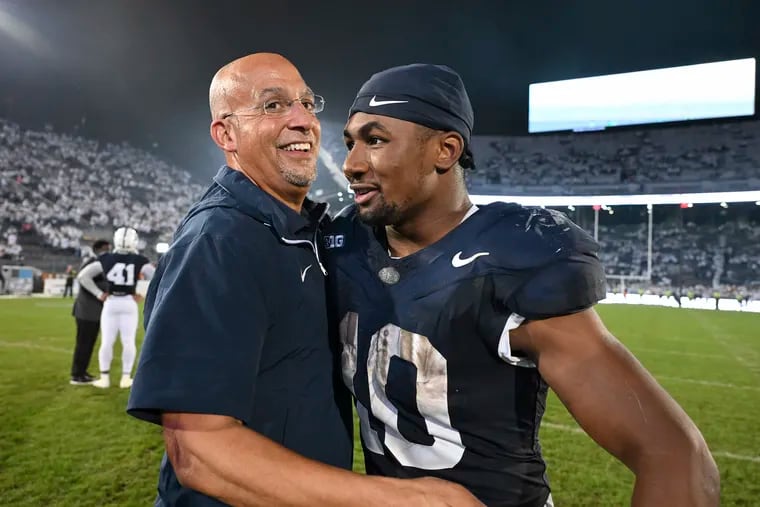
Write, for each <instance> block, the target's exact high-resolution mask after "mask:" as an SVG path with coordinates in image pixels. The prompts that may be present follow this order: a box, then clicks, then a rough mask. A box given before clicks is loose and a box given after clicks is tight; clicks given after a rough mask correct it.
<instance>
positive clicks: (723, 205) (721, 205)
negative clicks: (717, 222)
mask: <svg viewBox="0 0 760 507" xmlns="http://www.w3.org/2000/svg"><path fill="white" fill-rule="evenodd" d="M720 207H721V208H728V203H727V202H725V201H724V202H722V203H720Z"/></svg>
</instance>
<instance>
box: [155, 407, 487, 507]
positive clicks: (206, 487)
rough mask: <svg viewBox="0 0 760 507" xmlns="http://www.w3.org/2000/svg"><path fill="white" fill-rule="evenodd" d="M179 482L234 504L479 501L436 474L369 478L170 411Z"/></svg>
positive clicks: (225, 420)
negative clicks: (429, 476)
mask: <svg viewBox="0 0 760 507" xmlns="http://www.w3.org/2000/svg"><path fill="white" fill-rule="evenodd" d="M162 423H163V426H164V441H165V444H166V451H167V454H168V455H169V459H170V460H171V463H172V466H173V467H174V470H175V473H176V474H177V478H178V479H179V481H180V483H181V484H182V485H183V486H185V487H188V488H191V489H194V490H196V491H200V492H202V493H204V494H206V495H209V496H212V497H215V498H218V499H220V500H222V501H224V502H226V503H228V504H230V505H236V506H270V505H281V506H313V505H324V506H344V505H345V506H354V505H356V506H358V505H361V506H375V505H377V506H395V505H398V506H402V505H420V506H431V507H432V506H436V507H438V506H441V507H443V506H465V507H467V506H473V507H474V506H481V505H482V504H481V503H480V502H478V501H477V500H476V499H475V498H474V497H472V496H471V495H470V494H469V493H467V492H466V490H464V488H462V487H460V486H457V485H454V484H451V483H448V482H445V481H440V480H437V479H431V478H425V479H415V480H401V479H390V478H384V477H369V476H364V475H359V474H356V473H353V472H349V471H346V470H342V469H339V468H335V467H331V466H328V465H325V464H322V463H318V462H316V461H313V460H310V459H307V458H304V457H303V456H300V455H298V454H296V453H294V452H292V451H290V450H288V449H286V448H284V447H282V446H281V445H279V444H277V443H275V442H273V441H271V440H269V439H268V438H266V437H264V436H262V435H259V434H258V433H256V432H254V431H251V430H249V429H247V428H245V427H244V426H243V425H242V424H240V423H239V422H238V421H237V420H235V419H232V418H230V417H224V416H218V415H205V414H180V413H165V414H163V416H162Z"/></svg>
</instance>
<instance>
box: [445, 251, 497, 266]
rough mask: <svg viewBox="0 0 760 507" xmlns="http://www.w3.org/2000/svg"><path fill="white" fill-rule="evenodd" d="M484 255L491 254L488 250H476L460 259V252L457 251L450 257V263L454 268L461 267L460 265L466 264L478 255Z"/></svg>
mask: <svg viewBox="0 0 760 507" xmlns="http://www.w3.org/2000/svg"><path fill="white" fill-rule="evenodd" d="M484 255H491V253H490V252H478V253H476V254H473V255H470V256H469V257H465V258H464V259H462V252H457V253H456V254H455V255H454V257H452V258H451V265H452V266H454V267H455V268H461V267H462V266H466V265H468V264H470V263H471V262H473V261H474V260H475V259H477V258H478V257H483V256H484Z"/></svg>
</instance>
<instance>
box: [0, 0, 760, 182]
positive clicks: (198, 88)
mask: <svg viewBox="0 0 760 507" xmlns="http://www.w3.org/2000/svg"><path fill="white" fill-rule="evenodd" d="M759 27H760V2H755V1H751V0H746V1H734V0H713V1H701V0H692V1H680V0H679V1H665V0H662V1H650V0H646V1H616V0H606V1H581V0H579V1H559V0H558V1H546V0H534V1H530V2H526V1H502V2H496V1H492V2H480V1H476V0H472V1H466V2H465V1H460V2H450V1H446V0H441V1H437V2H429V1H420V2H416V1H407V2H400V1H399V2H396V1H383V2H366V1H365V2H358V1H357V2H344V1H336V2H330V1H321V2H320V1H316V0H315V1H312V2H290V1H272V2H261V1H240V2H229V1H223V0H208V1H200V0H87V1H85V0H0V117H2V118H7V119H10V120H12V121H15V122H17V123H20V124H21V125H22V126H24V127H26V128H32V129H41V128H42V127H43V126H44V125H45V124H46V123H47V124H50V125H52V126H53V128H54V129H55V130H56V131H58V132H66V133H77V134H80V135H83V136H85V137H89V138H94V139H99V140H102V141H116V142H118V141H128V142H130V143H131V144H133V145H135V146H138V147H141V148H146V149H150V150H152V151H154V152H156V153H158V154H159V155H160V156H162V157H164V158H166V159H167V160H169V161H171V162H173V163H176V164H177V165H179V166H181V167H183V168H185V169H188V170H189V171H191V172H192V173H193V174H195V175H197V176H199V177H200V178H202V179H204V180H205V179H206V178H207V177H208V176H210V175H212V174H213V173H214V172H215V171H216V169H217V166H218V164H220V163H221V160H222V159H221V156H220V155H219V154H218V152H217V150H216V148H215V147H214V146H213V144H212V143H211V141H210V139H209V138H208V124H209V113H208V103H207V101H208V85H209V81H210V79H211V77H212V76H213V74H214V73H215V72H216V70H217V69H218V68H219V67H220V66H222V65H224V64H225V63H227V62H229V61H230V60H232V59H235V58H237V57H239V56H243V55H245V54H248V53H252V52H257V51H273V52H278V53H282V54H283V55H285V56H286V57H288V58H289V59H290V60H291V61H293V62H294V63H295V64H296V66H297V67H298V68H299V69H300V70H301V73H302V75H303V76H304V78H305V79H306V81H307V83H308V84H309V85H310V86H311V87H312V88H313V89H314V90H315V91H316V92H317V93H319V94H321V95H324V97H325V98H326V101H327V107H326V109H325V111H324V112H323V113H322V114H321V116H322V117H323V119H327V120H333V121H334V122H339V123H340V124H341V125H342V122H343V121H344V120H345V115H346V111H347V109H348V106H349V105H350V104H351V102H352V100H353V97H354V94H355V93H356V91H357V90H358V88H359V86H361V84H362V83H363V82H364V81H365V80H366V79H367V78H368V77H369V76H370V75H371V74H372V73H374V72H376V71H378V70H381V69H383V68H386V67H390V66H393V65H400V64H406V63H413V62H429V63H443V64H447V65H449V66H451V67H453V68H454V69H455V70H457V71H458V72H459V73H460V74H461V75H462V77H463V79H464V82H465V84H466V86H467V88H468V91H469V94H470V97H471V99H472V102H473V106H474V109H475V118H476V127H475V134H476V135H477V134H481V135H484V134H513V135H523V134H527V99H528V85H529V84H530V83H533V82H542V81H553V80H558V79H569V78H575V77H584V76H589V75H597V74H609V73H616V72H629V71H635V70H645V69H652V68H660V67H667V66H676V65H689V64H695V63H702V62H709V61H717V60H728V59H736V58H747V57H760V28H759Z"/></svg>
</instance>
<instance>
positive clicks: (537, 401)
mask: <svg viewBox="0 0 760 507" xmlns="http://www.w3.org/2000/svg"><path fill="white" fill-rule="evenodd" d="M349 210H350V211H349V212H348V213H342V214H341V215H340V216H339V217H337V218H336V220H335V221H334V223H333V225H332V226H331V229H330V231H329V232H328V234H327V235H326V247H327V249H328V250H327V252H328V263H329V267H328V272H329V273H330V277H329V279H330V292H331V299H332V304H333V306H334V307H333V308H332V310H331V311H332V312H333V314H334V315H333V317H334V319H335V322H336V324H337V327H338V329H337V330H336V331H337V332H338V333H339V335H340V340H341V342H342V347H343V348H342V361H341V362H342V373H343V380H344V382H345V383H346V385H347V386H348V387H349V388H350V389H351V391H352V392H353V393H354V396H355V397H356V408H357V412H358V414H359V418H360V422H361V439H362V445H363V447H364V454H365V463H366V469H367V472H368V473H370V474H379V475H384V476H392V477H403V478H410V477H421V476H427V475H432V476H436V477H440V478H443V479H448V480H451V481H454V482H457V483H460V484H462V485H464V486H465V487H467V488H468V489H469V490H470V491H472V492H473V493H474V494H475V495H476V496H478V497H479V498H480V499H481V501H483V502H485V503H486V504H488V505H491V506H507V505H508V506H530V507H533V506H536V507H538V506H541V507H543V505H544V503H545V501H546V499H547V497H548V495H549V484H548V479H547V477H546V474H545V469H546V465H545V463H544V460H543V458H542V455H541V448H540V445H539V442H538V428H539V424H540V421H541V418H542V416H543V412H544V407H545V402H546V392H547V385H546V383H545V382H544V380H543V379H542V377H541V375H540V374H539V372H538V370H537V368H536V366H535V364H534V363H533V362H532V361H531V360H530V359H529V358H527V357H524V356H521V355H520V352H519V351H515V350H512V349H511V347H510V344H509V331H510V330H512V329H514V328H516V327H517V326H518V325H520V323H522V322H523V321H526V320H535V319H544V318H550V317H553V316H559V315H566V314H570V313H573V312H578V311H581V310H584V309H586V308H588V307H590V306H592V305H593V304H594V303H596V302H597V301H599V300H600V299H602V298H604V294H605V288H606V283H605V279H604V272H603V269H602V267H601V265H600V263H599V260H598V257H597V251H598V245H597V243H596V242H595V241H594V240H593V239H592V238H591V237H590V236H589V235H588V234H586V233H585V232H584V231H583V230H581V229H580V228H579V227H578V226H577V225H575V224H574V223H572V222H571V221H569V220H568V219H567V218H566V217H565V215H563V214H562V213H559V212H555V211H551V210H542V209H529V208H525V207H522V206H519V205H515V204H505V203H496V204H491V205H488V206H483V207H481V208H480V209H479V210H478V211H477V212H476V213H474V214H473V215H471V216H470V217H469V218H468V219H467V220H465V221H464V222H463V223H461V224H460V225H459V226H458V227H456V228H455V229H454V230H452V231H450V232H449V233H448V234H447V235H446V236H444V237H443V238H442V239H440V240H439V241H437V242H436V243H434V244H432V245H430V246H428V247H426V248H424V249H422V250H420V251H418V252H416V253H414V254H412V255H409V256H407V257H404V258H400V259H393V258H391V257H390V256H389V255H388V251H387V243H386V241H385V236H384V231H383V229H372V228H370V227H368V226H366V225H364V224H362V223H361V222H360V221H359V219H358V217H357V216H356V215H355V214H354V213H353V210H351V208H349Z"/></svg>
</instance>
